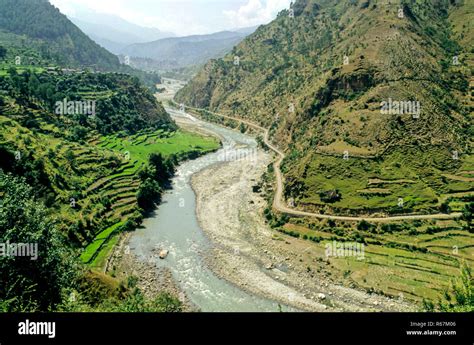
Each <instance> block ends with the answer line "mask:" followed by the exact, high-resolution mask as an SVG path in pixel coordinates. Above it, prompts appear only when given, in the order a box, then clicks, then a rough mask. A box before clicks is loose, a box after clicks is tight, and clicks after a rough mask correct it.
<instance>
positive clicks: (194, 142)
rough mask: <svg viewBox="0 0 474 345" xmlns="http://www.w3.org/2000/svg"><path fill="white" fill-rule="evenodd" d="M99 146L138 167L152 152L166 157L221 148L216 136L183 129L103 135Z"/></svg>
mask: <svg viewBox="0 0 474 345" xmlns="http://www.w3.org/2000/svg"><path fill="white" fill-rule="evenodd" d="M99 146H101V147H103V148H107V149H110V150H112V151H115V152H117V153H120V154H122V155H123V156H124V157H126V158H127V157H128V158H129V159H130V160H133V161H135V162H136V164H134V166H135V167H137V166H139V165H141V164H143V163H146V162H147V161H148V156H149V155H150V154H151V153H156V152H160V153H161V154H162V155H163V156H165V157H166V156H170V155H172V154H177V155H180V154H183V153H186V152H190V151H197V152H199V153H206V152H210V151H213V150H216V149H217V148H219V142H218V140H217V139H216V138H214V137H211V136H207V137H203V136H202V135H198V134H195V133H191V132H187V131H183V130H178V131H176V132H174V133H167V132H163V131H162V130H157V131H155V132H152V133H146V134H138V135H134V136H129V137H122V138H121V137H118V136H116V135H113V136H107V137H102V138H101V140H100V143H99ZM131 170H133V169H131Z"/></svg>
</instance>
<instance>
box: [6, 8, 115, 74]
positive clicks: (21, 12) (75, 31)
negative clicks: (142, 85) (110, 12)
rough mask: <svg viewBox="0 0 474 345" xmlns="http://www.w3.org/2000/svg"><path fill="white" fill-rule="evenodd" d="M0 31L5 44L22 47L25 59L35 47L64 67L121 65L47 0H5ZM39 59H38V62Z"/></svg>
mask: <svg viewBox="0 0 474 345" xmlns="http://www.w3.org/2000/svg"><path fill="white" fill-rule="evenodd" d="M0 9H1V11H0V30H2V31H4V33H5V32H8V33H9V34H10V35H8V36H6V35H3V36H2V40H1V41H0V42H1V43H0V44H2V45H6V46H7V48H9V47H16V48H18V52H19V54H20V56H22V57H23V58H24V59H25V61H29V59H31V61H32V62H33V61H35V60H34V58H35V56H29V54H28V52H29V50H30V49H31V47H34V48H35V50H37V51H38V52H40V57H41V58H43V59H47V60H50V61H54V62H55V63H57V64H59V65H61V66H88V67H93V68H98V69H102V70H110V69H113V68H118V67H119V66H120V62H119V59H118V58H117V57H116V56H114V55H113V54H111V53H109V52H108V51H107V50H105V49H104V48H102V47H100V46H99V45H98V44H96V43H95V42H94V41H92V40H91V39H90V38H89V37H87V36H86V35H85V34H84V33H83V32H82V31H81V30H79V28H77V27H76V26H75V25H74V24H72V23H71V22H70V21H69V19H67V18H66V16H64V15H63V14H61V13H60V12H59V10H58V9H56V8H55V7H54V6H52V5H51V4H50V3H49V1H47V0H18V1H17V0H1V1H0ZM36 62H38V61H36Z"/></svg>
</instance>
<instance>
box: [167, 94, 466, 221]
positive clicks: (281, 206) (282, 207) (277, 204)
mask: <svg viewBox="0 0 474 345" xmlns="http://www.w3.org/2000/svg"><path fill="white" fill-rule="evenodd" d="M173 103H174V104H175V105H178V104H177V103H176V102H174V101H173ZM186 108H187V109H190V110H194V111H207V112H209V113H210V114H212V115H216V116H219V117H222V118H225V119H229V120H233V121H237V122H239V123H243V124H245V125H247V126H249V127H252V128H254V129H257V130H258V131H261V132H262V133H263V135H264V139H263V140H264V143H265V145H267V147H268V148H270V149H271V150H272V151H274V152H275V153H276V154H277V156H278V158H277V159H276V160H275V162H274V163H273V167H274V170H275V177H276V191H275V197H274V199H273V208H274V209H275V210H276V211H279V212H281V213H284V214H288V215H290V216H298V217H313V218H319V219H333V220H343V221H361V220H366V221H371V222H390V221H399V220H415V219H456V218H459V217H461V215H462V214H461V213H451V214H445V213H436V214H413V215H404V216H388V217H349V216H336V215H327V214H319V213H313V212H305V211H299V210H295V209H292V208H289V207H288V206H287V205H286V203H285V202H283V201H282V200H283V175H282V173H281V169H280V166H281V163H282V161H283V159H284V158H285V154H284V153H283V152H282V151H280V150H279V149H278V148H277V147H276V146H275V145H273V144H272V143H271V142H270V139H269V130H268V129H267V128H264V127H261V126H259V125H257V124H255V123H253V122H250V121H248V120H243V119H240V118H238V117H233V116H228V115H223V114H218V113H214V112H210V111H209V110H207V109H200V108H194V107H189V106H186Z"/></svg>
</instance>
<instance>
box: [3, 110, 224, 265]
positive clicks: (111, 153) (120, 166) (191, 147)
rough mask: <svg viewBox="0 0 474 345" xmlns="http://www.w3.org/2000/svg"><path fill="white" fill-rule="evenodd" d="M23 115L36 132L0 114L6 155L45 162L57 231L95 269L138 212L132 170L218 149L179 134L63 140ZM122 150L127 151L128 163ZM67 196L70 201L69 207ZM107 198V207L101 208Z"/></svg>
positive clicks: (209, 140) (42, 121)
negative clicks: (157, 156) (154, 160)
mask: <svg viewBox="0 0 474 345" xmlns="http://www.w3.org/2000/svg"><path fill="white" fill-rule="evenodd" d="M6 109H7V108H6ZM7 110H8V109H7ZM28 116H30V117H34V118H35V119H36V120H37V122H38V124H39V126H40V129H41V130H38V131H32V130H30V129H28V128H26V127H24V126H21V125H20V123H19V121H21V118H20V117H16V118H15V119H13V118H11V117H7V116H2V114H0V128H3V130H2V131H0V143H1V144H2V146H4V147H8V148H9V151H10V152H15V151H19V152H21V154H22V156H23V157H27V156H29V157H32V158H33V159H34V160H41V161H42V162H43V163H44V171H45V173H46V175H47V176H49V177H50V180H51V182H52V183H51V188H52V190H53V191H54V193H55V194H56V195H57V197H56V198H55V200H54V206H55V208H56V209H57V210H58V212H59V214H58V216H59V217H60V218H61V219H62V222H59V226H60V227H61V230H62V231H63V232H64V233H65V234H67V235H68V236H70V237H72V238H74V239H75V240H76V241H77V242H79V243H82V244H83V246H84V248H85V249H84V252H83V253H82V255H81V260H82V261H83V262H85V263H88V264H89V265H91V267H92V266H93V267H95V268H98V267H101V265H103V264H104V263H105V262H106V259H107V257H108V255H109V253H110V251H111V249H112V248H113V246H114V243H115V242H116V241H117V240H118V236H112V234H115V233H116V230H117V229H118V228H119V227H120V226H121V225H123V224H124V223H125V222H126V221H127V220H128V219H129V218H130V217H131V216H132V215H133V213H134V212H136V211H137V210H138V205H137V200H136V197H135V195H136V193H137V191H138V187H139V179H138V176H137V171H138V170H139V169H140V167H142V166H144V165H145V164H146V163H147V162H148V156H149V155H150V154H151V153H154V152H160V153H162V154H163V155H164V156H169V155H171V154H175V155H177V156H178V158H181V159H182V158H185V157H186V156H187V154H189V153H190V152H193V153H196V154H204V153H206V152H209V151H213V150H216V149H217V148H218V147H219V145H220V143H219V141H218V140H217V139H216V138H215V137H211V136H200V135H197V134H194V133H191V132H186V131H180V130H179V131H176V132H166V131H163V130H156V131H148V132H143V133H138V134H137V135H133V136H124V137H118V136H108V137H102V136H99V135H98V134H93V136H92V137H91V138H90V141H89V142H82V143H79V142H72V141H68V140H65V139H64V138H63V136H62V135H64V134H66V133H64V129H63V130H60V129H59V128H57V127H55V125H54V124H50V123H48V119H47V118H46V117H44V116H45V115H44V114H42V113H41V112H33V114H30V115H28ZM66 131H67V129H66ZM59 134H61V135H59ZM124 151H128V152H129V154H130V155H129V157H128V159H126V157H124V155H123V153H124ZM31 161H32V160H31V159H30V158H28V162H31ZM71 197H73V198H74V199H75V203H76V204H75V206H74V207H72V206H71V204H70V200H71ZM107 199H108V200H109V203H110V204H111V206H104V205H107V203H106V202H105V201H106V200H107ZM111 224H114V225H112V226H111ZM97 230H99V231H100V232H99V233H97Z"/></svg>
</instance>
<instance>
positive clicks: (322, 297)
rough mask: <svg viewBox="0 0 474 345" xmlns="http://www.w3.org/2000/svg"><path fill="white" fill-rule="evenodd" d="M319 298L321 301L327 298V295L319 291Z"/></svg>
mask: <svg viewBox="0 0 474 345" xmlns="http://www.w3.org/2000/svg"><path fill="white" fill-rule="evenodd" d="M318 298H319V299H320V300H321V301H323V300H325V299H326V295H325V294H323V293H318Z"/></svg>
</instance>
